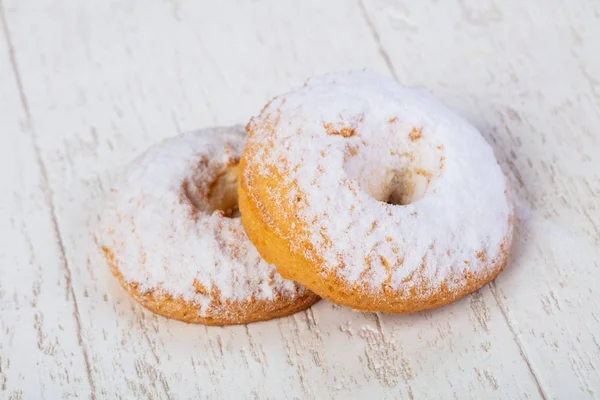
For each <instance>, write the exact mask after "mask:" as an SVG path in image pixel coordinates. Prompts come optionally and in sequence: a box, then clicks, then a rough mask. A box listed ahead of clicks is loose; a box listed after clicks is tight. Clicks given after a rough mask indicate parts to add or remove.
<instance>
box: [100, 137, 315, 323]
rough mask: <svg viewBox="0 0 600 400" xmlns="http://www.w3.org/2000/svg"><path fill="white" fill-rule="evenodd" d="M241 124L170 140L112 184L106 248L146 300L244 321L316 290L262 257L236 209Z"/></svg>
mask: <svg viewBox="0 0 600 400" xmlns="http://www.w3.org/2000/svg"><path fill="white" fill-rule="evenodd" d="M246 136H247V135H246V133H245V132H244V130H243V127H240V126H234V127H229V128H214V129H205V130H201V131H198V132H193V133H188V134H185V135H181V136H179V137H175V138H172V139H168V140H165V141H164V142H162V143H160V144H159V145H157V146H155V147H153V148H151V149H149V150H148V151H147V152H146V153H145V154H143V155H142V156H141V157H140V158H138V159H137V160H136V161H134V162H133V163H132V164H131V166H130V167H129V169H128V170H127V172H126V173H125V176H124V177H123V179H122V180H121V182H120V183H119V184H118V185H117V187H116V188H115V189H113V190H112V191H113V199H112V203H111V206H110V207H109V210H108V212H107V213H106V215H105V218H104V221H103V226H104V229H103V234H102V240H103V243H102V249H103V251H104V253H105V255H106V258H107V260H108V263H109V265H110V267H111V270H112V272H113V273H114V275H115V276H116V277H117V278H118V280H119V281H120V282H121V285H122V286H123V287H124V288H125V289H126V290H127V291H128V292H129V293H130V294H131V295H132V296H133V297H134V298H135V299H136V300H137V301H138V302H140V303H141V304H142V305H143V306H144V307H146V308H148V309H149V310H150V311H153V312H155V313H157V314H160V315H163V316H165V317H168V318H174V319H178V320H181V321H185V322H192V323H202V324H207V325H227V324H242V323H248V322H253V321H261V320H267V319H271V318H276V317H281V316H285V315H289V314H292V313H294V312H297V311H301V310H304V309H306V308H308V307H310V306H311V305H312V304H313V303H314V302H315V301H317V300H318V297H317V296H316V295H315V294H313V293H311V292H310V291H308V290H306V289H304V288H303V287H301V286H300V285H298V284H296V283H295V282H291V281H286V280H284V279H282V278H281V277H280V276H279V275H278V274H277V273H276V270H275V268H274V267H273V266H272V265H269V264H267V263H266V262H265V261H263V260H262V259H261V258H260V256H259V254H258V252H257V251H256V249H255V248H254V246H253V245H252V243H251V242H250V240H248V238H247V236H246V234H245V233H244V231H243V227H242V224H241V221H240V218H239V213H238V212H237V169H238V162H239V155H240V153H241V150H242V146H243V144H244V142H245V139H246Z"/></svg>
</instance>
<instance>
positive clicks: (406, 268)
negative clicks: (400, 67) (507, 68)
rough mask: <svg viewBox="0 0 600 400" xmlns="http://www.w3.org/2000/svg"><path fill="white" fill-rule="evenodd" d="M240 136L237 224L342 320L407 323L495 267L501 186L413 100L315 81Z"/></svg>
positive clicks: (501, 256) (375, 87) (487, 161)
mask: <svg viewBox="0 0 600 400" xmlns="http://www.w3.org/2000/svg"><path fill="white" fill-rule="evenodd" d="M246 130H247V131H248V132H249V133H250V137H249V139H248V142H247V144H246V147H245V148H244V152H243V155H242V160H241V163H240V168H241V171H242V172H241V182H240V186H239V206H240V211H241V213H242V222H243V224H244V228H245V230H246V232H247V234H248V237H249V238H250V239H251V240H252V241H253V242H254V243H255V245H256V247H257V249H258V251H259V253H260V254H261V255H262V256H263V257H264V259H265V260H267V262H270V263H272V264H274V265H275V266H276V267H277V271H278V272H279V273H280V274H281V275H282V276H283V277H285V278H286V279H293V280H295V281H297V282H300V283H301V284H302V285H304V286H306V287H307V288H309V289H310V290H312V291H314V292H315V293H317V294H319V295H320V296H322V297H324V298H326V299H329V300H331V301H332V302H335V303H338V304H344V305H348V306H350V307H352V308H354V309H358V310H364V311H384V312H388V313H409V312H415V311H419V310H424V309H431V308H435V307H439V306H442V305H444V304H447V303H450V302H452V301H454V300H457V299H458V298H460V297H462V296H464V295H466V294H468V293H470V292H472V291H474V290H476V289H478V288H480V287H481V286H483V285H485V284H486V283H488V282H490V281H491V280H492V279H494V278H495V277H496V276H497V275H498V273H500V271H501V270H502V269H503V268H504V266H505V263H506V258H507V252H508V249H509V247H510V244H511V240H512V225H513V208H512V203H511V201H510V199H509V197H508V188H507V181H506V179H505V177H504V175H503V174H502V172H501V170H500V167H499V166H498V164H497V162H496V160H495V157H494V154H493V151H492V149H491V148H490V146H489V145H488V144H487V143H486V141H485V140H484V139H483V138H482V136H481V135H480V133H479V132H478V131H477V130H476V129H475V128H474V127H473V126H471V125H470V124H469V123H468V122H466V121H465V120H464V119H462V118H460V117H459V116H457V115H456V114H454V113H453V112H452V111H450V110H449V109H447V108H446V107H445V106H443V105H442V104H441V103H440V102H438V101H437V100H435V99H434V98H432V96H430V95H429V94H427V93H426V92H425V91H423V90H419V89H414V88H407V87H403V86H400V85H398V84H397V83H395V82H394V81H392V80H390V79H388V78H385V77H382V76H379V75H376V74H373V73H366V72H351V73H345V74H330V75H325V76H323V77H319V78H313V79H310V80H309V81H308V82H307V83H306V84H305V85H304V87H302V88H299V89H297V90H295V91H292V92H290V93H287V94H284V95H282V96H279V97H276V98H275V99H273V100H272V101H271V102H270V103H269V104H267V105H266V106H265V108H264V109H263V110H262V111H261V113H260V115H259V116H257V117H255V118H253V119H251V121H250V122H249V123H248V125H247V127H246Z"/></svg>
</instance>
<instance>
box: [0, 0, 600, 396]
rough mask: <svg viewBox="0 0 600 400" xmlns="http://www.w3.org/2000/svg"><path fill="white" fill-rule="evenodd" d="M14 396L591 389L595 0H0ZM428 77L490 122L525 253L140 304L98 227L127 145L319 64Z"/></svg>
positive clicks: (232, 115)
mask: <svg viewBox="0 0 600 400" xmlns="http://www.w3.org/2000/svg"><path fill="white" fill-rule="evenodd" d="M0 17H1V18H0V25H1V29H0V171H1V172H0V184H1V188H2V190H1V192H0V239H1V242H0V243H1V244H0V398H2V399H21V398H23V399H44V398H45V399H59V398H97V399H117V398H128V399H129V398H153V399H158V398H167V399H187V398H216V399H220V398H257V399H266V398H277V399H279V398H300V399H312V398H319V399H328V398H339V399H349V398H369V399H380V398H383V399H386V398H390V399H391V398H408V399H412V398H431V399H433V398H456V399H463V398H502V399H508V398H515V399H521V398H532V399H536V398H547V399H550V398H559V399H584V398H600V310H599V307H600V250H599V247H600V205H599V203H600V2H597V1H593V0H589V1H585V0H550V1H544V0H528V1H518V0H514V1H513V0H505V1H501V0H496V1H487V0H447V1H445V0H444V1H442V0H438V1H434V0H431V1H407V0H406V1H400V0H396V1H394V0H377V1H369V0H363V1H345V0H329V1H321V0H303V1H291V0H286V1H270V2H267V1H251V0H247V1H246V0H244V1H242V0H239V1H219V2H217V1H208V0H207V1H192V0H190V1H185V0H171V1H159V0H121V1H116V0H115V1H104V0H88V1H76V0H72V1H69V0H35V1H34V0H0ZM357 68H370V69H373V70H376V71H380V72H382V73H385V74H388V75H391V76H393V77H394V78H396V79H397V80H398V81H400V82H403V83H407V84H422V85H425V86H427V87H429V88H430V89H431V90H432V91H433V92H434V93H436V94H437V95H438V96H439V97H441V98H442V99H443V100H444V101H445V102H447V103H448V104H450V105H451V106H452V107H453V108H455V109H456V110H457V111H459V112H460V113H462V114H463V115H465V116H466V117H467V118H468V119H470V120H471V121H472V122H473V123H474V124H475V125H476V126H477V127H479V128H480V129H481V131H482V132H483V134H484V135H485V136H486V138H487V139H488V140H489V142H490V143H491V144H492V145H493V147H494V149H495V151H496V154H497V157H498V159H499V160H500V162H501V164H502V167H503V169H504V171H505V172H506V174H507V175H508V176H509V177H510V180H511V182H512V187H513V192H514V195H515V197H516V199H517V205H518V214H519V221H518V226H517V236H516V240H515V242H516V243H515V245H514V248H513V254H512V257H511V259H510V263H509V265H508V267H507V269H506V271H505V272H503V273H502V274H501V275H500V277H499V278H498V279H497V280H496V281H495V282H494V283H492V284H490V285H488V286H487V287H484V288H483V289H481V290H480V291H479V292H477V293H474V294H473V295H471V296H468V297H467V298H465V299H463V300H461V301H459V302H457V303H455V304H452V305H450V306H448V307H445V308H443V309H440V310H435V311H432V312H424V313H419V314H416V315H409V316H391V315H377V314H363V313H357V312H353V311H351V310H349V309H346V308H341V307H337V306H334V305H332V304H330V303H328V302H326V301H321V302H320V303H318V304H317V305H316V306H314V307H313V308H312V309H311V310H308V311H307V312H303V313H299V314H297V315H294V316H292V317H288V318H284V319H281V320H276V321H270V322H264V323H257V324H252V325H249V326H236V327H226V328H218V327H217V328H214V327H213V328H207V327H204V326H193V325H186V324H183V323H180V322H176V321H170V320H166V319H163V318H160V317H157V316H155V315H152V314H151V313H149V312H147V311H145V310H144V309H142V308H141V307H140V306H138V305H137V304H136V303H135V302H134V301H133V300H131V299H130V298H129V297H128V296H127V295H126V294H125V293H124V292H123V291H122V290H121V289H120V287H119V286H118V284H117V282H116V280H115V279H114V278H112V276H111V275H110V273H109V270H108V268H107V266H106V265H105V262H104V260H103V258H102V256H101V254H100V252H99V250H98V248H97V245H96V243H95V239H94V229H95V226H96V224H97V222H98V219H99V214H100V212H101V210H102V206H103V202H104V195H105V193H106V191H107V188H108V187H109V186H110V184H111V182H112V179H113V178H114V176H115V174H116V173H117V172H118V171H119V170H120V168H121V167H122V166H123V165H125V164H126V163H127V162H128V161H129V160H130V159H131V158H132V157H134V156H135V155H136V154H138V153H140V152H141V151H143V150H144V149H145V148H146V147H147V146H149V145H151V144H153V143H156V142H158V141H159V140H161V139H162V138H165V137H168V136H172V135H175V134H177V133H179V132H183V131H186V130H191V129H194V128H199V127H204V126H211V125H222V124H232V123H238V122H240V123H244V122H245V121H247V120H248V118H249V117H250V116H251V115H253V114H256V113H257V112H258V111H259V110H260V108H261V107H262V105H263V104H264V103H265V102H266V101H267V100H269V99H270V98H271V97H272V96H274V95H276V94H278V93H280V92H282V91H285V90H288V89H289V88H292V87H294V86H297V85H299V84H301V83H302V82H303V80H304V79H305V78H307V77H309V76H311V75H315V74H319V73H324V72H327V71H336V70H346V69H357Z"/></svg>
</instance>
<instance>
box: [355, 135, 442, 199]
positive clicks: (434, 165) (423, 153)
mask: <svg viewBox="0 0 600 400" xmlns="http://www.w3.org/2000/svg"><path fill="white" fill-rule="evenodd" d="M416 132H418V134H419V135H418V138H415V137H416V136H415V135H416V134H415V130H414V129H413V130H411V131H409V133H408V134H407V135H406V136H405V135H399V136H400V137H404V138H405V139H408V140H404V141H402V140H398V141H397V142H393V141H392V142H390V143H389V144H387V143H386V147H376V148H369V149H359V150H358V151H355V152H352V153H349V152H347V153H346V158H345V159H344V170H345V172H346V173H347V175H348V177H349V178H350V179H351V180H352V181H355V182H357V183H358V184H359V186H360V189H361V190H362V191H363V192H366V193H368V194H369V195H370V196H371V197H373V198H374V199H376V200H377V201H381V202H383V203H387V204H391V205H395V206H406V205H409V204H411V203H414V202H416V201H418V200H420V199H422V198H423V197H425V196H426V195H427V192H428V189H429V188H430V186H431V183H432V182H434V181H435V180H436V179H437V178H438V177H439V176H440V174H441V172H442V170H443V168H444V149H443V146H440V145H437V144H435V143H433V142H430V141H428V140H427V139H426V138H424V137H423V135H422V133H421V130H417V131H416ZM411 135H412V136H411ZM413 138H415V139H413Z"/></svg>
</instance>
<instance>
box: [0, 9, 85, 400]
mask: <svg viewBox="0 0 600 400" xmlns="http://www.w3.org/2000/svg"><path fill="white" fill-rule="evenodd" d="M13 55H14V54H13V47H12V43H11V38H10V36H9V33H8V31H7V29H6V24H5V14H4V11H3V9H2V4H1V3H0V121H2V132H1V133H0V170H2V174H0V186H1V187H2V195H1V197H2V198H1V200H0V238H2V246H0V275H1V278H0V315H1V316H2V317H1V318H0V398H3V399H22V398H31V399H33V398H38V399H43V398H49V397H50V396H51V395H52V393H60V394H61V395H62V397H63V398H77V397H78V396H86V395H87V394H88V393H89V392H90V381H89V376H88V374H87V373H88V372H89V371H88V367H87V364H86V349H85V347H83V346H82V342H81V331H80V324H79V320H78V308H77V303H76V302H75V299H74V298H73V291H72V286H71V283H70V270H69V266H68V265H67V264H66V262H65V258H64V253H63V246H62V242H61V238H60V237H59V236H58V235H57V229H56V219H55V214H54V208H53V205H52V202H51V201H50V197H51V193H50V189H49V186H48V182H47V180H46V177H45V167H44V165H43V162H42V161H41V159H40V156H39V152H38V151H37V149H36V148H35V145H34V141H33V138H34V136H35V129H36V127H35V126H33V125H32V124H31V120H30V115H29V111H28V106H27V102H26V100H25V99H24V98H23V96H22V92H21V83H20V77H19V75H18V72H17V70H16V69H15V65H14V57H13Z"/></svg>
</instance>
